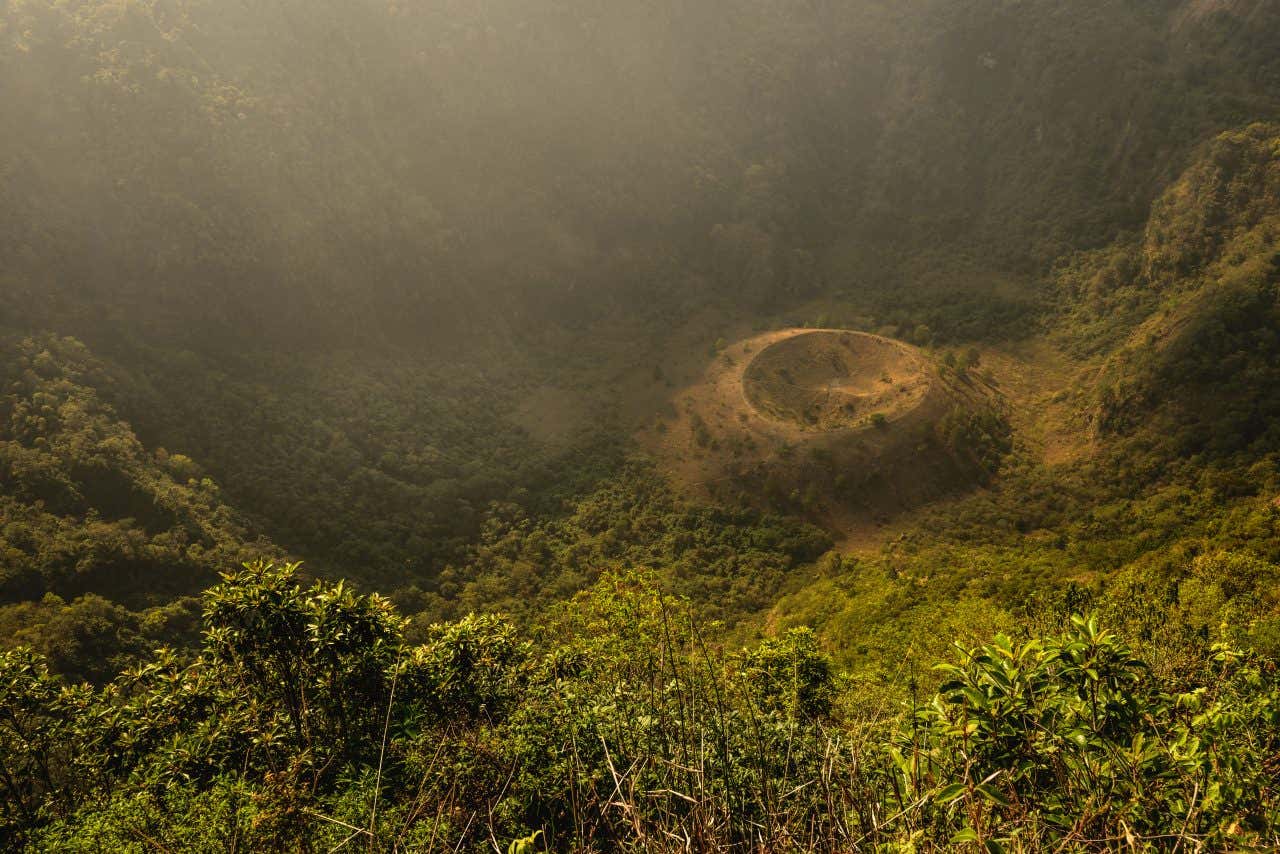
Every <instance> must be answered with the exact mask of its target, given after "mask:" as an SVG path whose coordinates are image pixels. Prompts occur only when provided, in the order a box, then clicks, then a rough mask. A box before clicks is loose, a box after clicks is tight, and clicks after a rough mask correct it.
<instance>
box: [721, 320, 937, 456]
mask: <svg viewBox="0 0 1280 854" xmlns="http://www.w3.org/2000/svg"><path fill="white" fill-rule="evenodd" d="M928 390H929V371H928V369H927V368H926V366H925V364H924V361H923V360H922V359H921V358H920V356H918V355H917V354H916V353H914V352H912V350H911V349H909V348H908V347H906V346H904V345H902V344H899V343H898V342H896V341H891V340H889V339H887V338H881V337H880V336H878V335H869V334H867V333H863V332H850V331H844V330H814V331H811V332H804V333H801V334H798V335H793V336H791V337H789V338H784V339H782V340H780V341H777V342H775V343H773V344H770V345H769V346H767V347H765V348H764V349H763V350H761V351H760V352H759V353H758V354H757V355H756V357H755V358H754V359H752V360H751V362H750V364H749V365H748V366H747V368H746V370H745V371H744V372H743V375H742V392H743V396H744V397H745V398H746V400H747V403H748V404H749V405H750V406H751V408H752V409H754V410H755V411H756V412H757V413H759V414H760V415H762V416H764V417H766V418H770V419H773V420H777V421H783V422H787V423H788V424H790V425H793V426H795V427H799V428H800V429H802V430H806V431H830V430H844V429H850V428H857V427H865V426H869V425H871V424H875V423H880V422H887V421H891V420H893V419H894V418H896V417H897V416H900V415H902V414H903V413H905V412H908V411H910V410H912V409H914V408H915V407H916V406H917V405H919V404H920V402H921V401H922V400H923V399H924V397H925V394H926V393H927V392H928Z"/></svg>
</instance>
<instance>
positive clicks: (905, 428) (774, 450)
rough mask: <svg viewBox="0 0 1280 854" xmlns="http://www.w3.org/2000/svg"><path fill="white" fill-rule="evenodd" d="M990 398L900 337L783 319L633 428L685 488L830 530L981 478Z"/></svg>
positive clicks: (996, 423) (993, 417)
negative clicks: (799, 325) (648, 422)
mask: <svg viewBox="0 0 1280 854" xmlns="http://www.w3.org/2000/svg"><path fill="white" fill-rule="evenodd" d="M1002 405H1003V404H1002V401H1001V399H1000V398H999V396H998V395H997V394H996V392H995V390H994V389H992V388H990V387H988V386H986V385H984V384H983V383H982V381H981V380H979V379H977V378H976V377H974V376H971V375H969V374H965V373H961V372H956V371H951V370H940V369H939V368H938V367H937V366H936V365H935V364H934V362H933V360H932V359H930V357H929V356H928V355H927V354H925V353H924V352H922V351H920V350H918V349H916V348H915V347H912V346H910V345H908V344H905V343H903V342H900V341H893V340H891V339H888V338H883V337H881V336H878V335H870V334H867V333H862V332H853V331H849V330H841V329H818V330H814V329H786V330H779V331H775V332H769V333H765V334H763V335H758V336H755V337H753V338H749V339H746V340H743V341H739V342H738V343H736V344H734V345H732V346H730V347H727V348H725V349H724V351H723V352H721V353H719V354H718V355H717V356H715V357H714V358H713V359H712V361H711V363H710V364H709V365H708V366H707V369H706V371H705V372H704V373H703V375H702V377H701V378H700V379H699V380H698V381H696V382H694V383H693V384H692V385H690V386H688V387H687V388H685V389H682V390H680V391H679V392H678V393H676V395H675V396H674V398H673V399H672V409H671V410H670V411H669V412H668V413H667V415H665V416H663V417H661V418H659V419H658V420H657V421H656V422H655V423H654V425H653V426H652V427H650V428H647V429H646V430H644V431H642V432H641V435H640V438H641V442H642V444H644V445H646V446H647V447H648V448H649V449H650V450H652V451H653V453H654V456H655V457H656V458H657V461H658V463H659V465H660V467H662V468H663V469H664V470H665V471H667V472H668V474H670V475H671V477H672V478H673V480H674V481H675V482H676V483H677V484H681V485H683V486H684V487H685V488H686V489H687V490H689V491H691V492H695V493H701V494H703V495H704V496H706V497H710V498H714V499H716V500H727V501H733V502H740V503H748V504H754V505H757V506H763V507H766V508H768V509H774V510H783V511H787V512H796V513H801V514H803V515H805V516H808V517H810V518H812V519H814V520H815V521H818V522H822V523H825V524H828V526H829V527H833V528H839V527H841V526H843V525H845V524H847V522H848V521H849V520H850V519H851V518H854V517H856V518H861V519H882V518H886V517H888V516H891V515H893V514H894V513H896V512H897V511H900V510H904V509H907V508H910V507H912V506H917V505H919V504H922V503H925V502H927V501H930V500H933V499H936V498H940V497H943V496H945V495H946V494H948V493H954V492H956V491H960V490H963V489H966V488H969V487H972V486H973V485H975V484H976V483H980V482H982V481H983V480H985V479H986V477H988V476H989V474H990V471H991V470H992V469H993V468H994V466H993V464H992V458H991V453H990V447H988V446H990V445H991V444H992V443H993V442H994V443H997V444H998V442H999V441H1000V433H1001V430H1002V427H1001V424H1002V423H1003V421H1002V417H1001V412H1002V409H1001V407H1002ZM1005 435H1007V432H1006V434H1005ZM984 443H985V445H984Z"/></svg>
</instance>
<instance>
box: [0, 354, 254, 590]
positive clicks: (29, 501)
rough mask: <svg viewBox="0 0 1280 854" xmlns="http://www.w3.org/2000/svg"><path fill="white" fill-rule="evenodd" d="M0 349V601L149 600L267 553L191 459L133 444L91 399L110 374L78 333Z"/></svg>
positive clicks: (196, 585)
mask: <svg viewBox="0 0 1280 854" xmlns="http://www.w3.org/2000/svg"><path fill="white" fill-rule="evenodd" d="M3 352H4V355H3V361H2V362H0V365H2V366H3V367H0V383H3V390H4V394H3V397H2V398H0V601H3V602H9V601H13V600H16V599H33V598H39V597H40V596H41V595H42V594H43V593H45V592H47V591H51V592H55V593H58V594H60V595H62V596H64V597H71V596H77V595H80V594H84V593H99V594H102V595H104V596H107V597H109V598H111V599H113V600H115V601H117V602H124V603H128V604H130V605H133V606H135V607H137V606H141V605H145V604H161V603H163V602H166V601H168V600H169V599H172V598H174V597H176V596H179V595H182V594H186V593H195V592H198V591H199V590H201V589H203V588H204V587H205V586H207V585H208V584H210V583H211V582H213V581H214V580H216V579H217V573H218V572H219V571H220V570H225V569H226V568H227V567H228V566H234V565H236V564H238V563H240V562H241V561H244V560H249V559H252V558H255V557H260V556H264V555H275V554H278V551H277V550H275V549H274V548H273V547H271V546H270V544H269V543H266V542H262V541H257V540H255V538H253V537H252V536H251V535H250V534H249V532H248V531H247V530H246V528H245V526H244V523H243V522H242V521H241V520H240V519H239V517H238V515H237V514H236V513H235V512H234V511H233V510H232V509H231V508H230V507H228V506H227V505H226V504H225V503H224V502H223V500H222V498H221V495H220V491H219V489H218V486H217V484H215V483H214V482H213V481H212V480H210V479H208V478H206V477H204V476H203V475H202V473H201V470H200V467H199V465H198V464H197V463H196V462H195V461H194V460H192V459H190V458H188V457H186V456H184V455H182V454H176V453H175V454H170V453H168V452H167V451H165V450H164V449H162V448H155V449H150V450H149V449H147V448H144V447H143V445H142V443H141V442H139V441H138V438H137V437H136V436H135V435H134V433H133V430H132V429H131V428H130V426H129V425H128V424H127V423H125V422H124V421H122V420H120V418H119V416H118V415H117V414H116V413H115V411H114V410H113V409H112V407H111V406H109V405H108V404H106V403H104V402H103V401H102V399H101V397H100V395H99V393H98V391H97V390H96V388H97V387H99V386H102V385H106V384H109V383H110V382H111V380H110V377H109V376H108V375H107V374H106V372H105V371H104V369H103V367H102V365H101V364H100V363H99V362H97V361H96V360H95V359H94V358H93V357H92V356H91V355H90V354H89V353H88V351H87V350H86V349H85V348H84V347H83V345H81V344H80V343H79V342H76V341H75V340H73V339H68V338H56V337H52V336H46V337H41V338H23V339H19V340H15V341H10V342H8V343H6V344H5V345H4V351H3Z"/></svg>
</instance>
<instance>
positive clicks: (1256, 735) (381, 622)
mask: <svg viewBox="0 0 1280 854" xmlns="http://www.w3.org/2000/svg"><path fill="white" fill-rule="evenodd" d="M204 621H205V629H204V636H203V642H202V645H201V647H200V648H199V650H198V651H197V652H196V653H194V654H193V656H191V657H183V656H179V655H176V654H175V653H173V652H171V651H164V650H162V651H160V652H158V653H156V654H155V656H154V657H152V658H150V659H149V660H148V661H147V662H146V663H144V664H143V665H141V666H140V667H138V668H135V669H132V670H129V671H126V672H125V673H123V674H121V675H120V676H119V677H118V678H117V679H115V680H114V681H113V682H111V683H110V684H108V685H107V686H106V687H104V688H103V689H101V690H97V691H95V690H93V689H90V688H88V687H81V688H72V687H66V686H63V685H61V684H59V683H58V681H57V680H55V679H54V678H53V677H51V676H50V674H49V671H48V670H47V666H46V664H45V663H44V661H43V660H42V659H41V658H40V657H38V656H35V655H33V654H31V653H29V652H25V651H21V650H20V651H16V652H8V653H4V654H3V656H2V657H0V678H2V679H3V682H4V685H5V689H6V690H5V693H4V695H3V696H4V698H5V700H4V704H3V706H2V707H0V712H2V713H3V716H4V720H5V721H6V722H7V724H6V728H5V729H4V730H3V736H2V737H3V738H4V739H5V741H4V743H3V747H4V751H3V753H2V754H0V755H3V757H4V758H3V760H0V769H2V770H3V772H4V773H3V778H2V779H3V780H4V787H3V805H4V816H5V822H6V825H5V828H4V829H5V832H6V836H7V837H8V838H10V839H14V840H20V841H23V842H25V843H26V844H27V845H28V846H29V847H30V849H31V850H35V851H91V850H101V849H102V848H103V847H116V848H122V849H124V850H144V849H145V848H146V847H147V846H149V845H154V844H158V841H159V840H164V841H165V844H181V845H182V846H183V847H184V849H186V850H213V849H223V848H227V847H233V848H239V847H244V848H249V849H252V850H320V849H323V848H332V847H333V846H335V845H339V844H342V843H343V842H344V841H346V842H354V843H355V844H356V845H357V846H358V847H369V848H371V849H373V850H390V849H409V850H413V849H425V850H438V849H449V850H475V851H480V850H487V849H488V848H489V847H490V846H491V845H492V844H493V842H494V840H518V839H526V840H531V839H535V838H536V839H537V840H539V841H538V842H525V843H523V845H524V846H525V847H524V849H523V850H541V849H534V848H531V847H530V846H533V845H538V844H545V845H548V846H550V847H552V848H557V849H558V848H572V849H574V850H584V849H606V850H627V849H633V848H639V849H664V848H666V847H667V846H668V845H669V844H670V840H671V839H698V840H700V841H699V845H700V846H701V847H702V848H703V850H735V849H738V848H741V847H743V846H755V845H765V846H768V847H773V846H775V845H791V846H797V847H800V848H803V849H804V850H812V851H839V850H848V849H849V848H850V847H859V846H864V845H866V846H875V845H888V846H899V847H900V846H907V847H911V846H913V845H915V846H918V845H924V844H935V843H944V844H949V845H955V844H960V843H964V842H966V841H967V842H972V843H976V844H978V845H981V846H984V847H985V850H1006V849H1007V848H1010V847H1013V848H1017V847H1023V848H1028V847H1033V848H1034V847H1040V846H1045V847H1060V846H1075V847H1088V846H1095V845H1105V844H1108V843H1109V842H1119V841H1125V840H1129V841H1130V842H1131V844H1134V845H1156V846H1158V847H1162V848H1163V847H1166V845H1167V844H1168V843H1171V842H1173V841H1174V840H1178V841H1180V842H1181V843H1182V844H1186V845H1191V846H1197V845H1209V846H1212V847H1222V846H1228V845H1229V846H1249V845H1266V844H1270V843H1274V841H1275V837H1274V835H1273V834H1274V830H1275V828H1276V826H1277V821H1278V820H1280V814H1278V811H1280V802H1277V800H1276V789H1275V780H1274V778H1273V775H1274V769H1271V768H1269V762H1270V760H1272V759H1274V756H1275V753H1276V750H1277V748H1280V744H1277V739H1278V738H1280V735H1278V734H1280V681H1277V678H1276V675H1275V668H1274V667H1273V666H1271V665H1270V664H1268V663H1267V662H1266V661H1263V660H1258V659H1256V658H1254V657H1251V656H1248V655H1246V654H1244V653H1242V652H1240V651H1238V650H1236V649H1235V648H1233V647H1231V646H1229V645H1226V644H1224V643H1217V644H1213V645H1212V646H1210V645H1208V643H1207V642H1205V643H1204V644H1202V645H1201V648H1200V649H1199V650H1197V652H1196V654H1195V656H1194V657H1193V658H1189V659H1188V663H1190V664H1191V665H1193V666H1192V668H1191V669H1190V670H1189V671H1187V672H1184V673H1180V674H1179V675H1178V676H1177V677H1176V678H1175V677H1171V676H1169V675H1164V674H1161V673H1159V672H1157V671H1155V670H1153V668H1152V667H1150V666H1149V665H1148V664H1147V663H1145V662H1143V661H1142V660H1140V659H1139V658H1137V657H1136V656H1135V654H1134V652H1133V650H1132V649H1131V648H1130V647H1129V646H1127V645H1126V644H1125V643H1124V642H1122V641H1121V640H1120V639H1119V638H1118V637H1117V636H1115V635H1113V634H1110V633H1107V632H1106V631H1104V630H1102V629H1100V628H1099V626H1098V624H1097V622H1096V621H1095V620H1094V619H1092V618H1090V619H1087V620H1086V619H1085V618H1082V617H1072V618H1071V620H1070V622H1069V625H1068V626H1067V628H1066V629H1065V630H1063V631H1061V632H1057V633H1053V634H1049V635H1046V636H1044V637H1041V638H1035V639H1031V640H1028V641H1025V642H1017V641H1014V640H1012V639H1010V638H1009V637H1006V636H1004V635H999V636H997V637H996V638H995V639H994V640H993V641H992V642H991V644H989V645H985V646H982V647H979V648H976V649H963V648H962V649H960V650H959V653H960V655H959V656H958V657H957V658H956V659H955V663H952V664H946V665H943V671H942V673H943V676H944V679H945V681H944V682H943V684H941V685H940V686H939V688H938V693H937V695H936V696H935V697H933V698H932V699H931V700H928V701H927V702H922V703H921V704H919V705H918V706H911V707H909V708H908V709H907V710H906V712H905V713H903V714H893V713H888V714H886V713H885V712H883V711H880V712H879V713H878V714H877V713H876V712H875V710H874V709H870V708H868V707H865V706H860V705H856V704H850V703H847V702H843V703H842V702H837V701H838V700H839V699H840V696H841V694H840V685H839V681H838V679H837V677H836V674H835V672H834V671H833V668H832V666H831V664H830V662H829V661H828V660H827V659H826V658H825V657H824V656H823V655H822V653H821V652H820V650H819V648H818V645H817V641H816V638H815V637H814V635H813V634H812V633H811V632H808V631H805V630H793V631H791V632H788V633H785V634H782V635H780V636H779V637H777V638H776V639H773V640H768V641H765V642H764V643H762V644H760V645H759V646H757V647H755V648H753V649H750V650H746V651H743V652H741V653H731V652H728V651H726V650H724V649H722V648H721V647H719V646H717V645H714V644H712V643H710V642H709V641H708V639H707V638H706V637H705V636H704V635H703V634H702V633H701V631H700V630H699V622H698V620H697V619H694V618H693V617H692V612H691V611H690V610H689V609H688V608H687V606H686V605H685V604H684V603H683V602H681V601H679V600H676V599H673V598H671V597H668V596H666V595H664V594H661V593H659V592H658V591H657V590H656V589H655V588H654V587H653V586H652V581H651V579H649V578H647V577H646V576H644V575H630V576H608V577H606V578H603V579H601V581H600V583H599V584H598V585H596V586H595V587H594V588H593V590H592V591H591V592H589V593H586V594H583V595H581V596H579V597H577V598H576V599H575V600H574V601H573V603H572V607H564V608H557V609H553V610H552V611H551V612H549V613H548V614H547V615H545V616H544V617H542V618H540V619H539V620H537V621H535V623H534V630H533V632H532V634H531V635H529V636H527V638H526V636H524V635H522V633H518V632H517V631H516V630H515V627H514V626H513V625H512V624H511V623H510V622H508V621H506V620H504V619H503V618H501V617H492V616H490V617H475V616H471V617H467V618H465V619H463V620H461V621H459V622H456V623H449V624H438V625H433V626H432V627H431V628H430V629H429V630H428V632H427V633H426V637H425V638H424V641H423V643H421V644H419V645H416V646H411V645H407V644H406V643H405V642H404V640H403V635H402V625H403V621H402V620H401V619H400V618H398V617H397V616H396V614H395V611H394V609H393V608H392V607H391V606H390V604H389V603H388V602H386V601H385V600H383V599H381V598H379V597H377V596H368V597H365V596H357V595H354V594H353V593H352V592H351V591H350V590H348V589H346V588H344V587H343V585H341V584H338V585H328V584H317V585H316V586H313V587H311V588H303V587H301V586H299V585H298V584H297V583H296V582H295V580H294V578H293V567H277V566H272V565H270V564H252V565H248V566H247V567H246V568H245V569H244V570H242V571H240V572H235V573H230V574H227V575H226V576H224V578H223V581H222V583H221V584H220V585H219V586H218V587H216V588H214V589H213V590H211V591H210V592H209V593H208V594H207V595H206V597H205V601H204ZM530 828H534V830H533V831H532V834H533V835H532V836H530V835H529V834H530V830H529V829H530ZM513 844H516V845H519V844H521V843H518V842H517V843H513Z"/></svg>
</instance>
